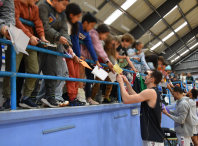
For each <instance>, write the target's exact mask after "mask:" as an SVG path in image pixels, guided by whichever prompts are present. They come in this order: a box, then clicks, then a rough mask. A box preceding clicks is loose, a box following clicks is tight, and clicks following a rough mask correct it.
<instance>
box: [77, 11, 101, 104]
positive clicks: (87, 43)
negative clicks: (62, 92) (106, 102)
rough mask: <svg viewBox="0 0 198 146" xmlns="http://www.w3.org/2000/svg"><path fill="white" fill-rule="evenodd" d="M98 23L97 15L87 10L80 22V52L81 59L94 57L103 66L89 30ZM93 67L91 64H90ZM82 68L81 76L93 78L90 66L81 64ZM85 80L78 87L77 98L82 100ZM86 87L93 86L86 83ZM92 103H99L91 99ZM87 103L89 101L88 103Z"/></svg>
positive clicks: (98, 64) (97, 63)
mask: <svg viewBox="0 0 198 146" xmlns="http://www.w3.org/2000/svg"><path fill="white" fill-rule="evenodd" d="M96 23H97V19H96V17H95V16H94V15H93V14H92V13H90V12H87V13H86V14H84V15H83V17H82V22H78V25H79V42H80V47H81V50H80V54H81V57H80V58H81V59H83V60H86V59H92V60H93V61H94V62H95V63H96V65H97V66H98V68H100V67H102V66H101V65H100V63H99V61H98V57H97V54H96V52H95V50H94V47H93V44H92V40H91V37H90V34H89V32H90V31H91V30H92V29H93V28H94V26H95V24H96ZM88 64H89V63H88ZM89 66H91V67H92V68H93V66H92V65H91V64H89ZM79 69H80V71H79V72H80V78H81V79H84V78H85V74H86V76H87V79H93V74H91V70H90V69H88V68H85V67H84V66H83V65H81V64H80V65H79ZM83 84H84V83H83V82H79V87H78V95H77V98H78V99H79V100H80V101H84V99H86V97H85V91H84V89H83ZM86 88H88V89H90V88H91V83H86ZM86 96H87V97H90V96H91V95H86ZM89 101H91V103H94V104H98V103H96V102H95V101H93V100H91V99H90V100H89ZM86 104H87V103H86Z"/></svg>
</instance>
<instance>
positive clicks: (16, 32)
mask: <svg viewBox="0 0 198 146" xmlns="http://www.w3.org/2000/svg"><path fill="white" fill-rule="evenodd" d="M10 32H11V34H12V37H13V40H14V43H15V45H16V47H17V49H18V51H19V52H21V53H24V54H26V55H29V54H28V53H27V52H26V51H25V50H26V48H27V45H28V43H29V41H30V38H29V37H28V36H27V35H26V34H25V33H24V32H23V31H22V30H21V29H18V28H16V27H15V26H13V25H12V24H10Z"/></svg>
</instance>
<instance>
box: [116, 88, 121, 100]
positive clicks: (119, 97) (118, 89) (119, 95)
mask: <svg viewBox="0 0 198 146" xmlns="http://www.w3.org/2000/svg"><path fill="white" fill-rule="evenodd" d="M117 91H118V101H119V103H120V102H121V93H120V85H119V84H118V87H117Z"/></svg>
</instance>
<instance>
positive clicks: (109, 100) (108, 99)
mask: <svg viewBox="0 0 198 146" xmlns="http://www.w3.org/2000/svg"><path fill="white" fill-rule="evenodd" d="M103 103H115V101H113V100H111V99H110V98H104V100H103Z"/></svg>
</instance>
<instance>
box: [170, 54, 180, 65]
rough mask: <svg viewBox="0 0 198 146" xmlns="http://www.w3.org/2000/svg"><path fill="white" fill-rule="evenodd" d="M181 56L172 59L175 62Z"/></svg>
mask: <svg viewBox="0 0 198 146" xmlns="http://www.w3.org/2000/svg"><path fill="white" fill-rule="evenodd" d="M179 58H180V56H177V57H176V58H175V59H173V60H171V63H172V62H174V61H176V60H177V59H179Z"/></svg>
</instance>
